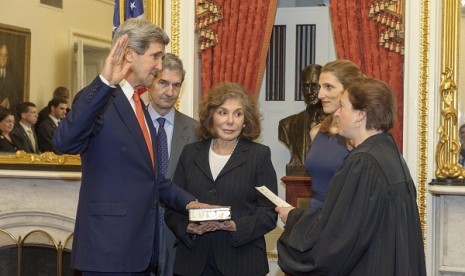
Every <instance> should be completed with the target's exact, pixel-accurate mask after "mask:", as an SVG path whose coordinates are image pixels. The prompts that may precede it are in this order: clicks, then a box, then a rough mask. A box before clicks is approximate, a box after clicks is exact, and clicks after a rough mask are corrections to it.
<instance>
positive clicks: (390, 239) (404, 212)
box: [276, 78, 426, 276]
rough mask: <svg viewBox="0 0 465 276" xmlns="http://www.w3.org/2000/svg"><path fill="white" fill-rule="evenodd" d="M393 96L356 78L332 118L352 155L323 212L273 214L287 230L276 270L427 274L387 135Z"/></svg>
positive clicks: (403, 174)
mask: <svg viewBox="0 0 465 276" xmlns="http://www.w3.org/2000/svg"><path fill="white" fill-rule="evenodd" d="M395 114H396V107H395V96H394V93H393V91H392V90H391V88H390V87H389V86H388V85H387V84H385V83H384V82H381V81H378V80H374V79H371V78H360V79H356V80H355V81H354V82H353V83H352V85H350V86H349V88H348V89H347V90H346V91H345V92H344V95H343V97H342V99H341V102H340V108H339V109H338V110H337V111H336V113H335V118H336V120H337V123H338V128H339V134H340V135H342V136H344V137H346V138H347V139H349V140H351V141H352V142H353V146H354V149H353V150H352V152H351V153H350V154H349V156H348V157H347V158H346V160H345V161H344V163H343V164H342V166H341V168H340V169H339V170H338V171H337V172H336V174H335V175H334V177H333V179H332V181H331V184H330V189H329V192H328V195H327V198H326V200H325V202H324V205H323V207H322V208H321V209H306V210H304V209H295V208H292V207H291V208H284V207H277V208H276V211H277V212H278V213H279V217H280V218H281V220H282V221H283V222H284V223H285V224H286V225H285V229H284V232H283V234H282V235H281V237H280V238H279V240H278V256H279V258H278V264H279V265H280V267H281V268H282V269H283V270H284V271H285V272H287V273H290V274H292V275H376V276H383V275H393V276H394V275H409V276H412V275H413V276H416V275H426V268H425V255H424V248H423V239H422V233H421V228H420V219H419V214H418V208H417V204H416V190H415V186H414V183H413V180H412V177H411V176H410V173H409V170H408V168H407V165H406V164H405V161H404V159H403V157H402V156H401V154H400V153H399V151H398V149H397V147H396V144H395V142H394V140H393V138H392V136H391V135H390V134H389V133H388V131H389V130H390V129H391V128H392V126H393V125H394V119H395Z"/></svg>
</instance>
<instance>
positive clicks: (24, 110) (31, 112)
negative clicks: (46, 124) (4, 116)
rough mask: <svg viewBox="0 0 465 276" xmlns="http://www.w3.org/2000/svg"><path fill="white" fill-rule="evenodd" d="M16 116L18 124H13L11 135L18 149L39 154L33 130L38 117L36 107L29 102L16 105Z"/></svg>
mask: <svg viewBox="0 0 465 276" xmlns="http://www.w3.org/2000/svg"><path fill="white" fill-rule="evenodd" d="M16 116H17V118H18V123H16V124H15V127H14V129H13V132H12V134H11V135H12V136H13V137H14V139H15V141H16V144H17V145H18V148H19V149H20V150H24V151H25V152H27V153H36V154H38V153H40V151H39V144H38V143H37V141H38V138H37V134H36V132H35V130H34V125H35V124H36V122H37V117H38V115H37V107H36V105H35V104H34V103H31V102H23V103H19V104H17V105H16Z"/></svg>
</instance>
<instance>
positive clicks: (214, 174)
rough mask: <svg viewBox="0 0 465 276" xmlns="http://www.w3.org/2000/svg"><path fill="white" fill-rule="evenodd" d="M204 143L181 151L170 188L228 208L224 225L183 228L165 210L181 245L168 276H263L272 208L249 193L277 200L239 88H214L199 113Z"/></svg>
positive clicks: (266, 156) (253, 109)
mask: <svg viewBox="0 0 465 276" xmlns="http://www.w3.org/2000/svg"><path fill="white" fill-rule="evenodd" d="M198 130H199V134H200V136H201V137H202V138H203V139H204V140H202V141H200V142H196V143H193V144H189V145H187V146H185V147H184V150H183V152H182V154H181V158H180V160H179V164H178V167H177V168H176V173H175V174H174V181H175V183H176V184H177V185H179V186H180V187H182V188H183V189H185V190H187V191H189V192H190V193H192V194H193V195H194V196H195V197H196V198H198V199H199V200H201V201H202V202H207V203H209V204H212V205H222V206H231V220H230V221H226V222H210V223H201V224H196V223H189V221H188V217H187V216H186V215H183V214H180V213H178V212H176V211H173V210H171V209H169V210H167V212H166V217H165V219H166V223H167V224H168V225H169V226H170V228H171V229H172V230H173V231H174V232H175V233H176V236H177V238H178V239H179V240H180V242H179V243H177V250H176V259H175V265H174V274H175V275H189V276H194V275H265V274H267V273H268V270H269V269H268V260H267V256H266V245H265V239H264V235H265V234H266V233H268V232H270V231H271V230H273V229H274V228H275V227H276V218H277V217H276V213H275V212H274V210H273V207H268V206H267V205H266V204H265V203H263V202H262V201H261V200H260V199H259V197H258V192H257V190H256V189H255V187H257V186H262V185H266V186H267V187H268V188H269V189H270V190H271V191H273V192H274V193H276V192H277V178H276V172H275V170H274V168H273V164H272V163H271V153H270V149H269V148H268V147H267V146H264V145H261V144H258V143H255V142H253V140H254V139H256V138H258V137H259V135H260V132H261V126H260V114H259V111H258V107H257V105H256V103H255V102H254V101H253V100H252V99H251V98H250V96H249V94H248V93H247V91H246V90H245V89H244V88H243V87H242V86H240V85H238V84H232V83H230V84H221V85H218V86H216V87H215V88H213V89H212V90H211V91H210V93H209V95H208V97H207V98H205V99H204V100H203V102H202V105H201V108H200V126H199V129H198Z"/></svg>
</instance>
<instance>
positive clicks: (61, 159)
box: [0, 151, 81, 166]
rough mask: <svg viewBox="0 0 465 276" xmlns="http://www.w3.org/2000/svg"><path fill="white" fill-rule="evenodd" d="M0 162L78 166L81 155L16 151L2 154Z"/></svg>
mask: <svg viewBox="0 0 465 276" xmlns="http://www.w3.org/2000/svg"><path fill="white" fill-rule="evenodd" d="M0 164H17V165H64V166H80V165H81V157H80V156H79V155H72V154H63V155H57V154H54V153H53V152H44V153H42V154H40V155H37V154H31V153H26V152H24V151H17V152H16V154H10V155H3V156H2V158H0Z"/></svg>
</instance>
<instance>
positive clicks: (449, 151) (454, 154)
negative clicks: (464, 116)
mask: <svg viewBox="0 0 465 276" xmlns="http://www.w3.org/2000/svg"><path fill="white" fill-rule="evenodd" d="M460 14H461V5H460V1H459V0H443V1H442V17H441V18H442V20H441V83H440V86H439V99H440V122H439V127H438V133H439V142H438V144H437V147H436V156H435V158H436V170H435V175H436V179H435V180H434V181H433V184H436V185H437V184H443V185H465V180H464V178H465V170H464V169H463V168H462V166H461V165H460V164H459V162H458V156H459V152H460V147H461V146H460V143H459V139H458V132H459V130H458V128H459V123H458V93H459V87H458V76H459V66H458V62H459V54H460V51H459V34H460V30H459V28H460V24H459V22H460Z"/></svg>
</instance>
